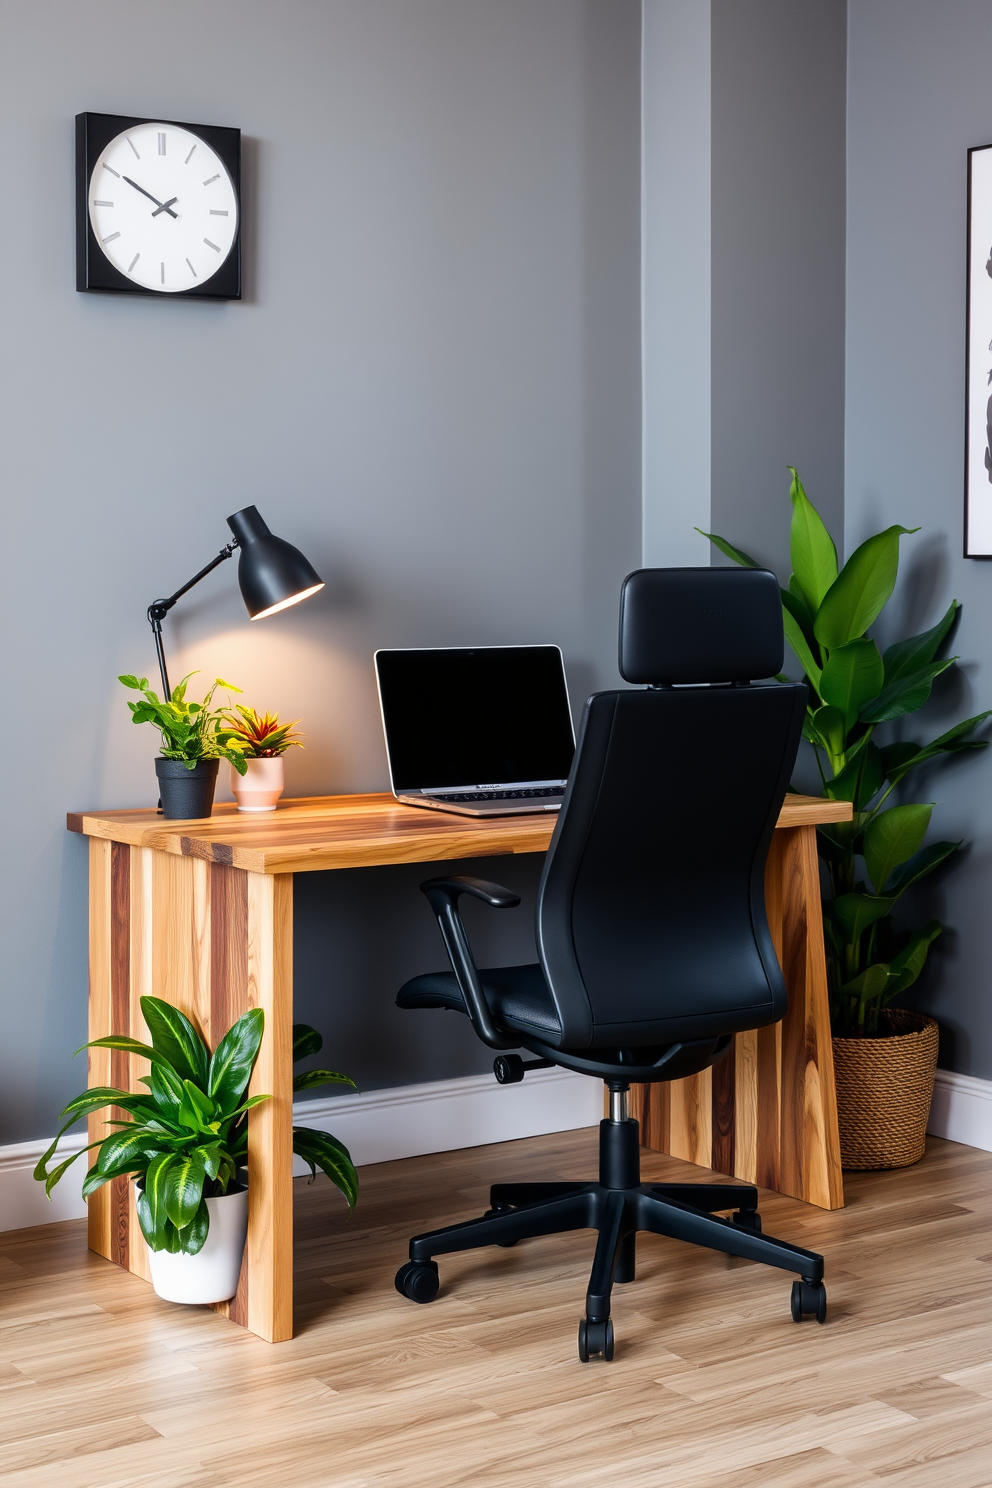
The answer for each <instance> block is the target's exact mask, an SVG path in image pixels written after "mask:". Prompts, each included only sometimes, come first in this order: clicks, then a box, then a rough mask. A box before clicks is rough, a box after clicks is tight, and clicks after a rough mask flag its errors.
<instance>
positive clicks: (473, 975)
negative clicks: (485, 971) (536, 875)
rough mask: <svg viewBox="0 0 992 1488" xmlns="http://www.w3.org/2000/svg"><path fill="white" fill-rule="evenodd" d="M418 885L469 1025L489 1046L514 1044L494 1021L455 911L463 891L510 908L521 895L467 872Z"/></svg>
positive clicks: (487, 902)
mask: <svg viewBox="0 0 992 1488" xmlns="http://www.w3.org/2000/svg"><path fill="white" fill-rule="evenodd" d="M420 888H421V892H422V893H424V894H426V896H427V900H428V903H429V904H430V906H431V909H433V911H434V913H435V915H436V916H437V923H438V927H439V929H440V931H441V938H442V939H443V941H444V948H445V950H446V951H447V952H448V959H449V960H450V962H451V969H452V971H453V972H454V973H455V980H456V981H457V983H458V990H459V991H460V992H461V994H462V1000H463V1001H464V1003H465V1007H466V1010H467V1011H468V1015H469V1017H470V1018H471V1020H472V1027H473V1028H474V1029H475V1031H476V1033H477V1034H478V1036H479V1038H480V1039H481V1040H482V1042H483V1043H484V1044H488V1045H489V1047H490V1048H491V1049H515V1048H517V1047H518V1044H519V1039H515V1038H505V1037H503V1035H502V1034H500V1033H498V1032H497V1031H496V1027H495V1025H494V1024H493V1020H492V1015H491V1013H490V1011H489V1004H488V1002H487V1001H486V997H485V993H484V992H483V990H482V984H481V982H480V981H479V969H478V967H477V966H476V964H475V959H474V957H473V955H472V947H471V946H470V944H469V939H468V935H467V934H466V933H465V926H464V924H463V923H462V917H461V915H460V914H459V913H458V900H459V899H460V898H461V896H462V894H471V895H472V897H473V899H482V900H483V901H484V902H485V903H486V904H490V905H492V907H493V908H494V909H513V908H515V907H516V905H518V904H519V903H520V895H519V894H514V893H513V892H512V891H511V890H510V889H504V888H501V887H500V885H499V884H494V883H487V882H486V880H485V879H482V878H469V877H467V876H466V877H458V878H431V879H428V880H427V882H426V883H423V884H421V885H420Z"/></svg>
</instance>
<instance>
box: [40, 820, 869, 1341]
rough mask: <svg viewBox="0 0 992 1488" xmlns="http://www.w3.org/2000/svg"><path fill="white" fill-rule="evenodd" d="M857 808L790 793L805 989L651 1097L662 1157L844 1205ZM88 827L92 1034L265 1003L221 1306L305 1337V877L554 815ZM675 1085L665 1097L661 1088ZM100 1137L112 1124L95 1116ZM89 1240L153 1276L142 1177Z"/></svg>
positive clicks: (118, 1076)
mask: <svg viewBox="0 0 992 1488" xmlns="http://www.w3.org/2000/svg"><path fill="white" fill-rule="evenodd" d="M849 815H850V807H849V806H847V805H846V804H845V803H843V802H832V801H822V800H815V799H812V798H810V797H805V796H790V797H789V798H787V800H786V804H785V806H784V807H783V809H782V814H781V817H780V818H779V822H778V827H779V829H780V830H779V831H777V832H776V834H775V839H774V847H773V850H772V852H771V854H770V856H769V865H768V873H767V878H766V891H767V898H768V909H769V921H770V923H771V925H772V934H773V936H774V937H775V939H776V947H777V949H778V952H779V956H780V958H781V960H782V964H783V966H784V968H785V974H786V980H787V983H788V986H789V993H790V1007H789V1014H788V1016H787V1018H786V1019H785V1021H784V1022H783V1023H782V1024H779V1025H776V1027H774V1028H771V1029H763V1030H761V1032H760V1033H758V1034H750V1035H743V1036H739V1037H738V1039H737V1047H736V1049H735V1051H734V1053H733V1056H732V1057H731V1056H728V1057H727V1058H726V1059H725V1060H723V1062H722V1063H721V1064H720V1065H718V1066H717V1072H716V1073H715V1074H711V1072H709V1071H707V1072H706V1074H705V1075H697V1076H695V1077H694V1078H693V1079H692V1080H684V1081H679V1082H678V1084H677V1085H673V1086H670V1087H649V1088H648V1089H647V1090H646V1091H642V1092H641V1093H640V1094H639V1096H638V1106H639V1110H640V1113H641V1114H642V1117H643V1119H644V1136H645V1140H646V1141H647V1142H648V1143H649V1144H650V1145H651V1146H654V1147H656V1148H658V1149H659V1150H661V1151H670V1152H673V1153H675V1154H676V1155H678V1156H684V1157H688V1158H689V1159H690V1160H691V1161H693V1162H701V1163H704V1164H706V1165H707V1166H710V1165H713V1166H716V1167H718V1168H720V1169H721V1171H724V1172H727V1173H736V1174H737V1175H738V1176H740V1177H745V1178H749V1179H752V1180H755V1179H756V1180H757V1181H758V1182H759V1183H763V1184H767V1185H768V1186H769V1187H773V1188H779V1189H781V1190H782V1191H783V1192H785V1193H792V1194H796V1195H797V1196H798V1197H800V1198H805V1199H808V1200H809V1201H810V1202H812V1203H817V1204H821V1205H823V1206H824V1207H828V1208H833V1207H836V1206H838V1205H840V1204H841V1203H842V1202H843V1200H842V1194H841V1179H840V1156H839V1141H838V1136H837V1114H836V1106H835V1101H834V1086H833V1062H832V1057H831V1045H830V1027H829V1019H828V1012H827V990H826V971H825V966H824V958H823V930H822V924H821V920H820V899H819V880H818V871H817V862H816V842H815V831H814V824H815V823H816V822H822V821H828V820H829V821H839V820H844V819H846V818H847V817H849ZM68 826H69V828H70V830H71V831H74V832H82V833H84V834H85V835H86V836H88V837H89V838H90V909H89V925H90V931H89V934H90V1009H89V1028H90V1037H91V1038H98V1037H100V1036H102V1035H104V1034H106V1033H108V1032H110V1031H111V1030H112V1031H114V1032H117V1033H129V1034H131V1035H132V1036H133V1037H137V1038H139V1039H146V1038H147V1032H146V1030H145V1028H144V1024H143V1021H142V1018H141V1012H140V1006H139V999H140V998H141V997H143V996H145V995H146V994H151V995H153V996H156V997H161V998H164V999H166V1000H167V1001H169V1002H172V1003H174V1004H176V1006H178V1007H181V1008H182V1009H183V1011H184V1012H185V1013H187V1014H188V1015H189V1016H190V1017H192V1018H194V1019H195V1020H196V1021H197V1022H198V1024H199V1026H200V1027H201V1029H202V1031H203V1033H204V1035H205V1037H206V1038H207V1040H208V1042H209V1043H211V1044H213V1043H215V1042H216V1040H217V1039H218V1038H219V1037H220V1036H221V1035H222V1034H223V1033H224V1031H225V1030H226V1029H227V1028H228V1027H229V1026H230V1024H231V1023H232V1022H233V1021H234V1019H235V1018H237V1017H238V1016H239V1015H240V1014H241V1013H243V1012H244V1011H245V1010H246V1008H249V1007H261V1008H262V1009H263V1010H264V1012H265V1037H264V1039H263V1041H262V1047H261V1050H260V1053H259V1059H258V1063H257V1065H256V1068H255V1074H254V1077H253V1081H252V1089H253V1090H258V1091H267V1092H268V1093H270V1094H271V1095H272V1096H273V1097H274V1099H273V1100H271V1101H268V1102H266V1103H265V1104H264V1105H263V1106H260V1107H259V1108H258V1110H256V1111H255V1112H254V1113H253V1114H252V1118H251V1125H250V1134H249V1158H248V1169H249V1182H250V1187H251V1215H250V1220H249V1226H248V1245H247V1250H246V1255H245V1264H244V1266H243V1268H242V1273H241V1281H240V1284H239V1287H238V1293H237V1296H236V1297H234V1298H233V1299H232V1300H231V1301H230V1302H228V1303H223V1304H219V1306H218V1310H219V1311H221V1312H223V1313H224V1314H225V1315H226V1316H228V1317H230V1318H231V1320H232V1321H233V1322H237V1323H240V1324H242V1326H245V1327H247V1328H249V1329H251V1331H252V1332H254V1333H258V1334H259V1335H260V1336H261V1337H263V1338H266V1339H268V1340H270V1341H271V1342H277V1341H278V1340H280V1339H285V1338H290V1337H292V1331H293V1188H292V1168H293V1164H292V1136H291V1132H292V1121H293V1081H292V1036H291V1030H292V1022H293V962H292V957H293V875H294V874H296V873H307V872H314V871H317V870H321V869H332V868H360V867H373V866H378V865H381V864H387V863H430V862H439V861H445V860H448V859H453V858H474V857H485V856H492V857H496V856H502V855H504V854H509V853H536V852H544V851H546V849H547V846H548V843H549V842H550V840H551V833H552V831H553V829H554V818H553V817H552V816H540V817H539V816H533V817H503V818H501V819H498V820H494V819H489V820H484V819H476V818H473V817H459V816H454V815H445V814H444V813H442V812H434V811H424V810H418V809H417V808H416V807H408V806H400V805H398V804H397V803H396V802H395V801H394V800H393V798H392V796H388V795H366V796H325V797H313V798H309V799H302V800H296V801H287V802H285V803H283V805H282V806H281V807H280V809H279V810H278V811H276V812H274V813H272V814H271V815H265V816H261V817H259V816H249V815H238V813H237V811H236V809H235V808H234V806H233V805H232V806H226V805H225V806H218V807H216V808H215V810H214V814H213V816H212V817H210V818H209V819H208V820H204V821H187V822H166V821H163V819H162V818H161V817H160V816H158V815H157V814H156V813H155V812H154V811H106V812H83V813H80V814H71V815H70V816H69V817H68ZM141 1064H143V1061H136V1060H135V1061H129V1060H128V1059H127V1057H126V1056H125V1055H123V1054H121V1053H119V1052H117V1051H111V1050H104V1049H92V1050H90V1067H89V1068H90V1084H91V1085H116V1086H117V1087H118V1088H129V1087H130V1088H137V1087H136V1084H135V1082H136V1079H137V1076H138V1075H139V1074H141V1073H142V1072H143V1071H142V1069H141V1068H140V1067H139V1066H140V1065H141ZM659 1092H661V1093H659ZM91 1128H92V1129H91V1137H90V1140H91V1141H92V1140H94V1139H95V1137H96V1136H98V1135H101V1134H102V1126H101V1125H100V1120H99V1118H91ZM89 1243H90V1247H91V1249H93V1250H95V1251H96V1252H97V1253H98V1254H100V1255H102V1256H106V1257H107V1259H108V1260H112V1261H116V1262H117V1264H118V1265H121V1266H126V1267H127V1268H128V1269H129V1270H131V1271H135V1272H137V1273H138V1274H140V1275H142V1276H144V1277H145V1278H146V1279H147V1278H148V1265H147V1257H146V1254H145V1250H144V1245H143V1242H142V1239H141V1233H140V1230H139V1228H138V1224H137V1218H136V1215H135V1213H134V1199H133V1194H132V1185H131V1184H130V1183H129V1182H128V1180H127V1179H126V1178H121V1179H115V1180H113V1181H112V1182H111V1183H109V1184H107V1185H105V1186H104V1187H103V1188H101V1189H99V1190H98V1191H97V1193H96V1194H94V1195H93V1197H92V1198H91V1199H90V1201H89Z"/></svg>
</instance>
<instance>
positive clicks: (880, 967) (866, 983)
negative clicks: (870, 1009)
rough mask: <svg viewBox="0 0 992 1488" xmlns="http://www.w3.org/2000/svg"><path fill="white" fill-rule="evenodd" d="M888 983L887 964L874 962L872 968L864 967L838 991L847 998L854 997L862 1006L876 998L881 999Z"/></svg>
mask: <svg viewBox="0 0 992 1488" xmlns="http://www.w3.org/2000/svg"><path fill="white" fill-rule="evenodd" d="M888 983H889V967H888V965H887V963H885V962H882V961H876V962H875V964H874V966H866V967H865V969H864V971H862V972H861V973H860V974H859V975H858V976H856V977H854V978H853V979H852V980H851V981H849V982H845V983H844V985H843V987H841V989H840V990H841V991H842V992H846V993H847V995H848V996H849V997H856V998H857V999H858V1001H859V1002H860V1003H861V1004H862V1006H863V1005H864V1004H865V1003H867V1002H874V1001H875V999H876V998H879V997H882V996H883V995H884V993H885V989H886V987H887V986H888Z"/></svg>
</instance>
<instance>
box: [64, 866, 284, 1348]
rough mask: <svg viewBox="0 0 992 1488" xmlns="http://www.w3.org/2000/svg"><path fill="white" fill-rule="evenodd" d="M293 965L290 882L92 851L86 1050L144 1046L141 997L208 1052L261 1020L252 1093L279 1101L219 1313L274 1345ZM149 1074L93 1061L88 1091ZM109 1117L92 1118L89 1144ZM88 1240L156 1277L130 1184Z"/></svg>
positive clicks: (98, 1055) (108, 1195) (119, 1188)
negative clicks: (236, 1026) (193, 1032)
mask: <svg viewBox="0 0 992 1488" xmlns="http://www.w3.org/2000/svg"><path fill="white" fill-rule="evenodd" d="M291 956H292V880H291V879H283V878H275V877H267V878H262V877H260V876H259V875H254V874H247V873H245V872H243V871H242V870H240V869H237V868H228V867H225V866H223V865H221V864H211V863H207V862H206V861H204V860H203V859H200V858H192V857H187V858H182V857H174V856H172V855H170V854H167V853H162V852H156V851H155V850H153V849H151V848H142V847H129V846H127V845H126V844H122V843H117V842H113V843H112V842H109V841H106V840H103V839H100V838H92V839H91V842H90V1037H91V1038H97V1037H100V1036H101V1035H104V1034H106V1033H108V1032H111V1031H113V1032H116V1033H128V1034H130V1035H131V1036H132V1037H134V1038H138V1039H140V1040H142V1041H144V1040H147V1037H148V1031H147V1029H146V1027H145V1025H144V1020H143V1019H142V1017H141V1008H140V999H141V997H142V996H144V995H146V994H151V995H153V996H155V997H161V998H163V999H164V1000H165V1001H167V1002H171V1003H173V1004H174V1005H175V1006H177V1007H179V1008H181V1009H182V1011H183V1012H184V1013H185V1014H186V1015H187V1017H189V1018H190V1019H191V1020H192V1021H193V1022H194V1023H195V1024H196V1025H197V1026H198V1027H199V1029H200V1030H201V1032H202V1033H203V1036H204V1038H205V1039H206V1040H207V1042H208V1044H209V1045H210V1046H211V1047H214V1046H215V1045H216V1043H217V1042H218V1040H219V1039H220V1038H221V1037H222V1036H223V1034H224V1033H225V1031H226V1030H227V1028H229V1027H230V1025H231V1023H232V1022H234V1020H235V1019H236V1018H237V1017H239V1016H240V1014H241V1013H242V1012H244V1011H245V1010H246V1009H247V1008H249V1007H262V1008H263V1009H264V1011H265V1018H266V1031H265V1038H264V1039H263V1043H262V1050H261V1052H260V1055H259V1061H258V1066H257V1068H256V1072H255V1076H254V1078H253V1084H252V1091H253V1093H258V1092H260V1091H264V1092H266V1093H271V1094H272V1095H273V1096H274V1097H276V1098H275V1099H274V1100H273V1101H272V1102H270V1103H268V1104H267V1105H265V1106H263V1107H261V1108H260V1109H259V1111H258V1112H257V1113H256V1114H255V1115H253V1117H252V1121H251V1127H250V1139H249V1174H250V1189H251V1213H250V1220H249V1239H248V1246H247V1248H246V1254H245V1262H244V1265H243V1266H242V1273H241V1279H240V1282H239V1286H238V1292H237V1295H236V1296H235V1297H234V1298H233V1299H232V1300H231V1301H230V1302H229V1303H220V1304H218V1305H217V1309H216V1310H217V1311H219V1312H222V1313H224V1314H225V1315H226V1316H228V1317H230V1318H231V1320H232V1321H234V1322H237V1323H240V1324H242V1325H243V1326H246V1327H250V1328H251V1329H252V1330H253V1331H254V1332H257V1333H259V1334H261V1336H262V1337H264V1338H268V1339H270V1341H275V1340H277V1339H279V1338H288V1337H290V1336H291V1333H292V1151H291V1147H292V978H291V974H292V965H291ZM147 1071H148V1064H147V1062H146V1061H145V1060H139V1059H129V1058H128V1057H127V1056H125V1055H123V1054H120V1053H118V1052H116V1051H114V1052H110V1051H105V1050H91V1051H90V1084H91V1085H94V1084H111V1083H112V1084H115V1085H117V1086H118V1087H119V1088H124V1089H135V1090H137V1089H141V1088H143V1087H141V1086H140V1084H139V1080H140V1077H141V1076H142V1075H143V1074H146V1073H147ZM104 1119H105V1118H104V1115H103V1113H101V1114H100V1115H98V1116H96V1117H91V1118H90V1140H91V1141H92V1140H94V1139H95V1138H96V1137H97V1136H99V1135H102V1134H103V1133H104V1132H105V1130H106V1128H105V1127H104V1126H103V1121H104ZM89 1233H90V1247H91V1249H93V1250H95V1251H97V1252H98V1253H99V1254H100V1255H103V1256H106V1258H107V1259H108V1260H112V1261H115V1262H116V1263H117V1264H118V1265H121V1266H124V1267H126V1268H127V1269H128V1270H131V1271H134V1272H136V1273H137V1274H138V1275H141V1276H144V1277H145V1278H146V1279H148V1277H149V1267H148V1256H147V1251H146V1249H145V1245H144V1241H143V1239H142V1237H141V1233H140V1230H139V1227H138V1223H137V1216H136V1213H135V1202H134V1188H133V1184H131V1183H130V1182H129V1181H128V1180H126V1179H120V1180H114V1182H113V1183H111V1184H107V1185H106V1186H105V1187H104V1188H102V1189H100V1190H98V1192H97V1193H96V1194H95V1195H94V1196H93V1198H92V1199H91V1200H90V1204H89ZM250 1277H251V1280H249V1278H250Z"/></svg>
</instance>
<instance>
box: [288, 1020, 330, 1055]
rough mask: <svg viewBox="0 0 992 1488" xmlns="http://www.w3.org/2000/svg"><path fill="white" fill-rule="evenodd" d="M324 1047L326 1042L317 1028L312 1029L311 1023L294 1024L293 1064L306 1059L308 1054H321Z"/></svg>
mask: <svg viewBox="0 0 992 1488" xmlns="http://www.w3.org/2000/svg"><path fill="white" fill-rule="evenodd" d="M323 1047H324V1040H323V1039H322V1038H321V1036H320V1034H319V1033H318V1032H317V1030H316V1028H311V1027H310V1025H309V1023H294V1024H293V1063H294V1064H297V1063H298V1062H299V1060H301V1059H306V1057H307V1055H308V1054H319V1053H320V1051H321V1049H322V1048H323Z"/></svg>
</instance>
